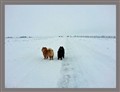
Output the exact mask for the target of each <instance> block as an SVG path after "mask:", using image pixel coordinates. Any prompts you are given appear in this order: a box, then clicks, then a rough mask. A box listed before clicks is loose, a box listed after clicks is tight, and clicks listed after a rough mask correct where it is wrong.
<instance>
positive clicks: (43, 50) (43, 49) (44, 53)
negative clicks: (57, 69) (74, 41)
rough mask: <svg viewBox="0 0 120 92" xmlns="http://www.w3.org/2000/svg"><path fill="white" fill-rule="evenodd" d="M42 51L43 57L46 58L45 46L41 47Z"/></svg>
mask: <svg viewBox="0 0 120 92" xmlns="http://www.w3.org/2000/svg"><path fill="white" fill-rule="evenodd" d="M42 52H43V56H44V59H48V55H47V48H46V47H43V48H42Z"/></svg>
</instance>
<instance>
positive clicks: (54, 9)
mask: <svg viewBox="0 0 120 92" xmlns="http://www.w3.org/2000/svg"><path fill="white" fill-rule="evenodd" d="M76 34H87V35H88V34H98V35H99V34H106V35H109V34H110V35H115V34H116V6H115V5H5V35H6V36H20V35H30V36H41V35H42V36H47V35H76Z"/></svg>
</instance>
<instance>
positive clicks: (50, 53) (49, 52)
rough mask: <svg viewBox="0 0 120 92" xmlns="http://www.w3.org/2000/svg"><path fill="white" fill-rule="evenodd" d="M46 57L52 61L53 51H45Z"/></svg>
mask: <svg viewBox="0 0 120 92" xmlns="http://www.w3.org/2000/svg"><path fill="white" fill-rule="evenodd" d="M47 55H48V57H49V59H50V60H53V57H54V51H53V49H51V48H49V49H48V50H47Z"/></svg>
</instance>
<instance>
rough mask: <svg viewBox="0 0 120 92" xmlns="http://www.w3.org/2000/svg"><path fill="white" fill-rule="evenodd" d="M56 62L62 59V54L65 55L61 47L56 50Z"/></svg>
mask: <svg viewBox="0 0 120 92" xmlns="http://www.w3.org/2000/svg"><path fill="white" fill-rule="evenodd" d="M57 54H58V60H59V59H61V60H62V58H64V54H65V49H64V48H63V46H60V48H59V49H58V53H57Z"/></svg>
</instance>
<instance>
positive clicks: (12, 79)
mask: <svg viewBox="0 0 120 92" xmlns="http://www.w3.org/2000/svg"><path fill="white" fill-rule="evenodd" d="M61 45H62V46H64V48H65V59H63V60H62V61H61V60H57V50H58V48H59V46H61ZM43 46H46V47H49V48H52V49H53V50H54V53H55V56H54V60H44V59H43V55H42V52H41V48H42V47H43ZM5 87H6V88H115V87H116V39H107V38H104V39H103V38H100V39H97V38H96V39H94V38H69V37H63V38H60V37H53V38H43V39H42V38H29V39H27V38H21V39H17V38H16V39H5Z"/></svg>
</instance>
